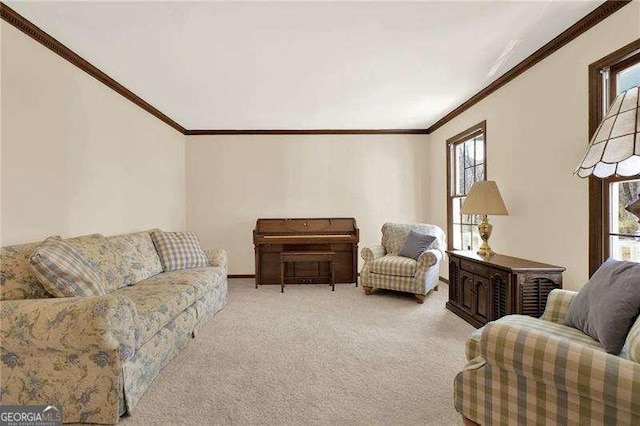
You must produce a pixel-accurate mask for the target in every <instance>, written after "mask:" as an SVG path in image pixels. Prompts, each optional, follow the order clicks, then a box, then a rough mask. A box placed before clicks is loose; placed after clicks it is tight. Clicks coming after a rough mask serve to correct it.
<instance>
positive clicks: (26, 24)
mask: <svg viewBox="0 0 640 426" xmlns="http://www.w3.org/2000/svg"><path fill="white" fill-rule="evenodd" d="M631 1H632V0H607V1H605V2H604V3H603V4H602V5H600V6H598V7H597V8H596V9H594V10H593V11H592V12H591V13H589V14H588V15H586V16H585V17H584V18H582V19H580V20H579V21H578V22H576V23H575V24H574V25H572V26H571V27H569V28H568V29H567V30H565V31H564V32H562V33H561V34H560V35H558V36H557V37H555V38H554V39H553V40H551V41H550V42H549V43H547V44H545V45H544V46H542V47H541V48H540V49H538V50H537V51H536V52H534V53H533V54H531V55H530V56H529V57H527V58H526V59H524V60H523V61H522V62H520V63H519V64H518V65H516V66H515V67H513V68H511V69H510V70H509V71H507V72H506V73H505V74H503V75H502V76H501V77H499V78H498V79H497V80H495V81H494V82H493V83H491V84H490V85H488V86H487V87H485V88H484V89H482V90H481V91H480V92H478V93H476V94H475V95H474V96H472V97H471V98H469V99H468V100H467V101H465V102H464V103H462V104H461V105H460V106H458V107H457V108H455V109H454V110H453V111H451V112H449V113H448V114H447V115H445V116H444V117H442V118H441V119H440V120H438V121H436V122H435V123H434V124H432V125H431V126H429V128H427V129H312V130H207V129H204V130H187V129H185V128H184V127H182V126H181V125H180V124H178V123H177V122H176V121H174V120H172V119H171V118H169V117H168V116H167V115H166V114H164V113H163V112H162V111H160V110H158V109H157V108H156V107H154V106H153V105H151V104H149V103H148V102H147V101H145V100H144V99H142V98H141V97H139V96H138V95H136V94H135V93H133V92H132V91H131V90H129V89H127V88H126V87H125V86H123V85H122V84H120V83H118V82H117V81H115V80H114V79H113V78H111V77H110V76H108V75H107V74H106V73H104V72H103V71H101V70H100V69H98V68H97V67H95V66H94V65H92V64H91V63H89V62H88V61H87V60H85V59H84V58H82V57H81V56H80V55H78V54H77V53H75V52H74V51H72V50H71V49H69V48H68V47H67V46H65V45H64V44H62V43H60V42H59V41H58V40H56V39H55V38H53V37H52V36H50V35H49V34H48V33H46V32H45V31H43V30H42V29H40V28H39V27H38V26H36V25H35V24H33V23H32V22H30V21H29V20H28V19H26V18H25V17H23V16H22V15H20V14H19V13H17V12H16V11H14V10H13V9H11V8H10V7H9V6H7V5H6V4H4V3H2V2H0V17H1V18H2V19H3V20H4V21H5V22H7V23H9V24H10V25H13V26H14V27H16V28H17V29H19V30H20V31H22V32H23V33H25V34H26V35H28V36H29V37H31V38H32V39H34V40H35V41H37V42H38V43H40V44H42V45H43V46H45V47H46V48H48V49H50V50H51V51H52V52H54V53H56V54H57V55H59V56H60V57H62V58H64V59H66V60H67V61H69V62H70V63H72V64H73V65H75V66H77V67H78V68H80V69H81V70H83V71H84V72H86V73H87V74H89V75H90V76H92V77H93V78H95V79H96V80H98V81H100V82H101V83H103V84H104V85H106V86H108V87H109V88H111V89H112V90H114V91H115V92H117V93H119V94H120V95H122V96H123V97H125V98H126V99H128V100H129V101H131V102H133V103H134V104H136V105H137V106H139V107H140V108H142V109H144V110H145V111H147V112H148V113H150V114H151V115H153V116H154V117H156V118H158V119H159V120H161V121H163V122H164V123H166V124H168V125H169V126H171V127H173V128H174V129H175V130H177V131H178V132H180V133H182V134H184V135H188V136H196V135H376V134H380V135H385V134H386V135H389V134H429V133H432V132H433V131H435V130H436V129H438V128H439V127H441V126H443V125H444V124H445V123H447V122H449V121H451V120H452V119H454V118H455V117H457V116H458V115H460V114H462V113H463V112H464V111H466V110H467V109H469V108H471V107H472V106H473V105H475V104H476V103H478V102H480V101H481V100H482V99H484V98H486V97H487V96H489V95H490V94H492V93H493V92H495V91H496V90H498V89H499V88H501V87H502V86H504V85H505V84H507V83H509V82H510V81H511V80H513V79H514V78H516V77H517V76H519V75H520V74H522V73H524V72H525V71H527V70H528V69H529V68H531V67H533V66H534V65H535V64H537V63H538V62H540V61H542V60H543V59H544V58H546V57H547V56H549V55H551V54H552V53H553V52H555V51H556V50H558V49H560V48H561V47H562V46H564V45H566V44H567V43H569V42H571V41H572V40H574V39H575V38H577V37H578V36H580V35H581V34H583V33H584V32H586V31H588V30H589V29H590V28H592V27H593V26H595V25H596V24H598V23H599V22H601V21H603V20H604V19H606V18H607V17H609V16H610V15H612V14H613V13H615V12H617V11H618V10H620V9H621V8H622V7H624V6H626V5H627V4H628V3H630V2H631Z"/></svg>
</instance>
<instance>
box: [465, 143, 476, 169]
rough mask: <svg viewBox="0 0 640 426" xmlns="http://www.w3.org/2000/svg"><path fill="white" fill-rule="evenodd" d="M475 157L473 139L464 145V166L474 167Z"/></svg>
mask: <svg viewBox="0 0 640 426" xmlns="http://www.w3.org/2000/svg"><path fill="white" fill-rule="evenodd" d="M474 155H475V148H474V146H473V139H471V140H470V141H467V142H465V143H464V166H465V167H471V166H473V163H474V162H473V157H474Z"/></svg>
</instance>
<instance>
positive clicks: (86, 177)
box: [1, 22, 186, 245]
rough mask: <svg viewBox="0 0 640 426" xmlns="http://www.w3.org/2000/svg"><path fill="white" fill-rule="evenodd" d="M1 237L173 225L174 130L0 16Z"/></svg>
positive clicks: (177, 140)
mask: <svg viewBox="0 0 640 426" xmlns="http://www.w3.org/2000/svg"><path fill="white" fill-rule="evenodd" d="M1 32H2V71H1V72H2V115H1V120H2V121H1V124H2V130H1V145H2V149H1V151H2V153H1V161H2V163H1V182H2V194H1V196H2V198H1V202H2V206H1V218H2V219H1V220H2V226H1V228H2V239H1V244H2V245H8V244H14V243H22V242H27V241H34V240H40V239H42V238H44V237H46V236H48V235H51V234H58V235H62V236H72V235H80V234H86V233H91V232H101V233H104V234H106V235H109V234H116V233H122V232H128V231H133V230H142V229H148V228H151V227H162V228H165V229H183V228H184V227H185V224H186V220H185V205H186V196H185V170H184V136H183V135H182V134H180V133H179V132H177V131H175V130H174V129H172V128H171V127H169V126H167V125H166V124H164V123H162V122H161V121H159V120H158V119H157V118H155V117H153V116H152V115H150V114H149V113H147V112H146V111H143V110H142V109H140V108H139V107H138V106H136V105H134V104H132V103H131V102H129V101H128V100H126V99H125V98H123V97H122V96H121V95H119V94H117V93H115V92H114V91H112V90H111V89H109V88H108V87H106V86H105V85H103V84H102V83H100V82H98V81H97V80H95V79H93V78H92V77H90V76H89V75H87V74H86V73H84V72H83V71H81V70H80V69H78V68H76V67H75V66H74V65H71V64H70V63H68V62H67V61H65V60H64V59H62V58H60V57H59V56H57V55H56V54H54V53H52V52H51V51H49V50H48V49H46V48H45V47H43V46H42V45H40V44H38V43H36V42H35V41H33V40H32V39H31V38H29V37H27V36H25V35H24V34H23V33H21V32H19V31H18V30H16V29H15V28H13V27H12V26H10V25H8V24H6V23H5V22H2V27H1Z"/></svg>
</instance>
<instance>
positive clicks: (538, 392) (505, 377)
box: [454, 290, 640, 426]
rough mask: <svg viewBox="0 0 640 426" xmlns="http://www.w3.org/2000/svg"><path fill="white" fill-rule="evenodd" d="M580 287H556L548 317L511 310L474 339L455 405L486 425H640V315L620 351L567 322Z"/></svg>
mask: <svg viewBox="0 0 640 426" xmlns="http://www.w3.org/2000/svg"><path fill="white" fill-rule="evenodd" d="M576 294H577V293H576V292H572V291H567V290H553V291H552V292H551V293H550V294H549V299H548V302H547V306H546V309H545V312H544V314H543V316H542V317H541V318H533V317H528V316H522V315H509V316H506V317H503V318H501V319H499V320H497V321H494V322H491V323H489V324H487V325H486V326H484V327H483V328H481V329H478V330H476V331H475V332H474V333H473V334H472V335H471V336H470V338H469V339H468V341H467V345H466V357H467V361H468V364H467V365H466V367H465V368H464V369H463V370H462V371H461V372H460V373H458V375H457V376H456V378H455V381H454V389H455V390H454V392H455V395H454V397H455V407H456V410H458V412H459V413H461V414H462V415H463V416H464V417H466V418H467V419H469V420H472V421H474V422H476V423H478V424H480V425H483V426H489V425H516V424H517V425H588V424H594V425H595V424H597V425H639V424H640V364H639V363H640V319H639V320H638V321H636V323H635V325H634V326H633V327H632V329H631V331H630V333H629V335H628V336H627V340H626V344H625V348H624V349H623V352H622V353H621V354H620V355H619V356H616V355H610V354H608V353H606V352H605V351H604V349H603V348H602V346H601V345H600V344H599V343H598V342H597V341H596V340H594V339H592V338H591V337H589V336H587V335H586V334H583V333H582V332H581V331H579V330H577V329H574V328H572V327H568V326H566V325H564V320H565V317H566V315H567V311H568V308H569V305H570V303H571V300H572V299H573V297H574V296H575V295H576Z"/></svg>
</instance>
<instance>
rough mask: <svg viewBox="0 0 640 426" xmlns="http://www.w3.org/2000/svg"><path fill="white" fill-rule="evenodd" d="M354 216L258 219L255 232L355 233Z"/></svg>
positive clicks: (288, 233)
mask: <svg viewBox="0 0 640 426" xmlns="http://www.w3.org/2000/svg"><path fill="white" fill-rule="evenodd" d="M357 229H358V228H357V226H356V220H355V219H354V218H307V219H304V218H295V219H294V218H290V219H287V218H281V219H258V220H257V222H256V228H255V230H254V232H255V233H256V234H272V235H291V234H307V235H308V234H316V235H323V234H342V235H344V234H355V233H356V231H357ZM265 236H266V235H265Z"/></svg>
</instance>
